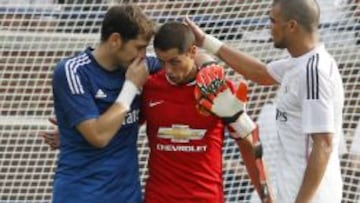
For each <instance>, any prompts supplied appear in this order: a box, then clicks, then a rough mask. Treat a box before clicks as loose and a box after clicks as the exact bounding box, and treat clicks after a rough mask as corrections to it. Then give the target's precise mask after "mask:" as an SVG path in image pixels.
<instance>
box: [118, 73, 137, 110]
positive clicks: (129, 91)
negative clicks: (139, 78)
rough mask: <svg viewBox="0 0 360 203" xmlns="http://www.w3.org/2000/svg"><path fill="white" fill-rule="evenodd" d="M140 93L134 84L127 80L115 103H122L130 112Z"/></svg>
mask: <svg viewBox="0 0 360 203" xmlns="http://www.w3.org/2000/svg"><path fill="white" fill-rule="evenodd" d="M138 92H139V90H138V88H137V87H136V85H135V84H134V83H133V82H131V81H130V80H125V82H124V85H123V86H122V89H121V92H120V94H119V96H118V97H117V98H116V100H115V103H121V104H122V105H123V106H124V107H125V108H126V110H127V111H128V110H130V105H131V103H132V101H133V100H134V98H135V96H136V94H137V93H138Z"/></svg>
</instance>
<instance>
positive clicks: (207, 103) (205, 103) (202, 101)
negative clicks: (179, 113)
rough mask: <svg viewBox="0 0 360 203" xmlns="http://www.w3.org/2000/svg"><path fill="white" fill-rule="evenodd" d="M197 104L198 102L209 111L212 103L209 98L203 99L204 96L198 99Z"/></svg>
mask: <svg viewBox="0 0 360 203" xmlns="http://www.w3.org/2000/svg"><path fill="white" fill-rule="evenodd" d="M199 104H200V106H202V107H203V108H204V109H205V110H207V111H209V112H211V107H212V103H211V102H210V101H209V100H207V99H205V98H202V99H200V101H199Z"/></svg>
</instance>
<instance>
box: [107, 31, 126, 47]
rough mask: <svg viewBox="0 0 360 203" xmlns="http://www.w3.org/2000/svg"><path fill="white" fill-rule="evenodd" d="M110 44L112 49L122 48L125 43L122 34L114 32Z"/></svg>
mask: <svg viewBox="0 0 360 203" xmlns="http://www.w3.org/2000/svg"><path fill="white" fill-rule="evenodd" d="M108 42H109V45H110V46H111V47H112V48H118V47H121V46H122V45H123V43H124V41H123V39H122V37H121V35H120V33H117V32H114V33H112V34H111V35H110V37H109V40H108Z"/></svg>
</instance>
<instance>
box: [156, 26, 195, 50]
mask: <svg viewBox="0 0 360 203" xmlns="http://www.w3.org/2000/svg"><path fill="white" fill-rule="evenodd" d="M194 43H195V36H194V34H193V33H192V31H191V30H190V28H189V27H188V26H186V25H184V24H183V23H180V22H168V23H165V24H163V25H162V26H161V27H160V29H159V30H158V31H157V33H156V34H155V39H154V48H155V49H160V50H162V51H167V50H169V49H173V48H176V49H178V51H179V53H184V52H186V51H188V50H189V48H190V47H191V46H192V45H194Z"/></svg>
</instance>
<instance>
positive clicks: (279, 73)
mask: <svg viewBox="0 0 360 203" xmlns="http://www.w3.org/2000/svg"><path fill="white" fill-rule="evenodd" d="M287 64H289V59H281V60H277V61H273V62H270V63H269V64H268V65H267V71H268V73H269V74H270V76H271V77H272V78H274V80H276V81H277V82H278V83H281V81H282V78H283V76H284V75H285V73H286V70H288V66H287Z"/></svg>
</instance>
